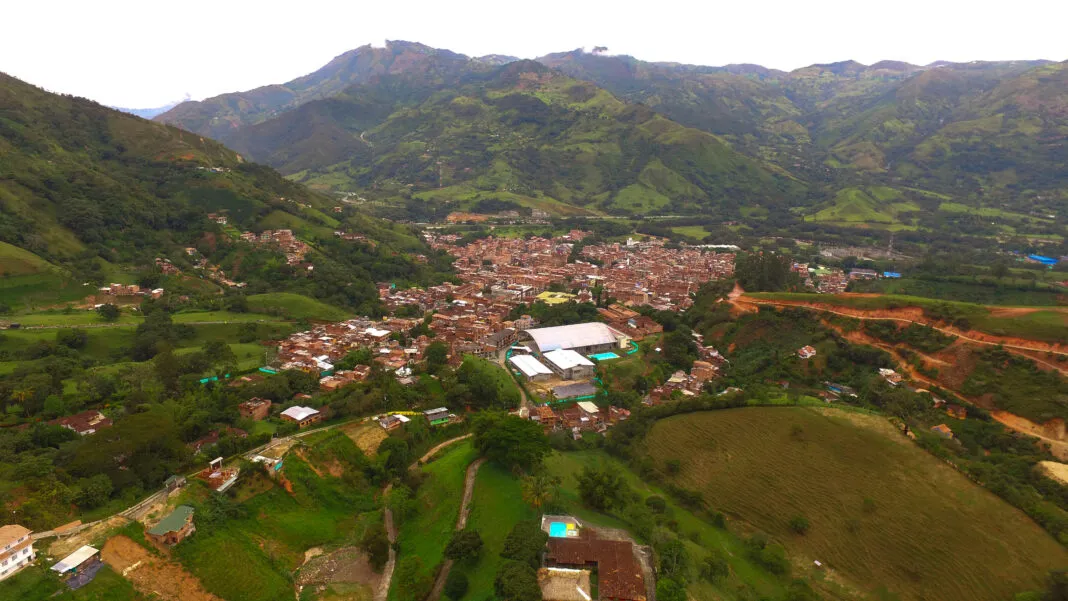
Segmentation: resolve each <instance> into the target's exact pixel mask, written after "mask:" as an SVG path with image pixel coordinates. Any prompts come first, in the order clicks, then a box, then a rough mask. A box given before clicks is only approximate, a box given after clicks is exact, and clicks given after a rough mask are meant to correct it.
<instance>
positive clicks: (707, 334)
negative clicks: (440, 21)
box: [0, 7, 1068, 601]
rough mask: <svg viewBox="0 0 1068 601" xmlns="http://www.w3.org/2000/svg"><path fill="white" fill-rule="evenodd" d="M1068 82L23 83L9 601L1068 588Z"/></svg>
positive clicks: (569, 59) (5, 177) (463, 66)
mask: <svg viewBox="0 0 1068 601" xmlns="http://www.w3.org/2000/svg"><path fill="white" fill-rule="evenodd" d="M219 8H220V10H221V9H222V7H219ZM294 39H296V38H294ZM279 48H281V49H283V50H285V52H290V50H289V49H288V47H287V46H283V45H281V42H280V41H279ZM257 59H258V57H253V56H247V57H244V56H243V57H240V59H239V60H238V59H237V58H235V59H234V60H237V61H238V62H236V63H235V65H237V66H234V67H233V68H234V69H237V68H243V67H244V66H249V68H251V66H252V65H253V64H254V63H255V60H257ZM242 61H245V62H242ZM246 62H247V65H246ZM261 66H262V65H261ZM267 67H271V70H270V72H271V73H276V72H277V73H281V72H282V70H278V71H275V70H274V68H273V67H274V66H273V65H267ZM198 68H199V67H198ZM265 68H266V67H265ZM290 68H292V67H290ZM293 72H296V71H293ZM1066 78H1068V63H1064V62H1060V63H1058V62H1053V61H1046V60H1028V61H1018V60H1017V61H1011V60H1006V61H973V62H949V61H937V62H932V63H929V64H925V65H918V64H910V63H907V62H902V61H885V60H884V61H878V62H873V63H872V64H870V65H866V64H862V63H860V62H857V61H852V60H849V61H842V62H835V63H827V64H814V65H810V66H806V67H800V68H796V69H793V70H789V71H787V70H779V69H772V68H766V67H762V66H759V65H748V64H747V65H727V66H722V67H713V66H700V65H688V64H682V63H668V62H649V61H643V60H639V59H637V58H633V57H630V56H626V55H616V54H609V53H608V52H607V51H606V48H604V47H598V48H596V49H594V50H592V51H586V50H583V49H578V50H574V51H567V52H557V53H550V54H541V55H540V56H537V57H536V58H517V57H512V56H508V55H504V54H493V55H485V56H467V55H464V54H460V53H458V52H453V51H450V50H445V49H441V48H434V47H432V46H428V45H424V44H421V43H417V42H406V41H397V40H392V41H387V42H385V43H384V44H376V45H365V46H360V47H358V48H355V49H352V50H348V51H345V52H343V53H342V54H339V55H338V56H336V57H335V58H334V59H333V60H332V61H330V62H329V63H327V64H326V65H324V66H322V67H321V68H318V69H316V70H314V71H311V72H308V73H307V74H306V75H302V76H299V77H296V78H294V79H290V80H289V81H286V82H283V83H274V84H270V83H267V81H269V80H265V81H264V82H262V83H266V84H267V85H261V86H260V87H254V88H252V89H249V90H246V91H233V92H230V93H224V94H222V95H217V96H213V97H209V98H205V99H202V100H188V95H187V100H186V101H184V102H181V103H177V104H174V105H172V106H170V107H166V108H161V109H146V110H145V111H137V110H125V112H123V111H119V110H114V109H111V108H108V107H106V106H103V105H101V104H98V103H96V102H93V101H92V100H89V99H86V98H81V97H78V96H74V95H65V94H56V93H53V92H51V91H48V90H47V89H45V88H42V87H37V86H35V85H33V84H31V83H28V82H25V81H22V80H20V79H17V78H15V77H12V76H9V75H6V74H0V507H2V509H3V511H2V512H0V516H2V517H0V601H7V600H8V599H11V600H16V599H17V600H18V601H44V600H46V599H56V600H57V601H149V600H153V599H163V600H167V601H184V600H185V599H192V600H194V601H277V600H281V599H294V600H296V601H443V600H446V599H447V600H449V601H489V600H493V601H593V600H594V599H597V600H598V601H601V600H604V601H758V600H759V601H892V600H897V601H921V600H931V601H988V600H989V601H999V600H1004V599H1013V600H1014V601H1059V600H1060V599H1061V598H1063V596H1064V590H1065V582H1066V570H1068V552H1066V549H1065V547H1066V545H1068V485H1066V479H1065V472H1066V470H1068V434H1066V432H1065V421H1066V420H1068V275H1065V274H1066V273H1068V242H1066V235H1068V232H1066V231H1065V228H1066V226H1068V219H1066V214H1068V212H1066V209H1068V185H1066V184H1065V182H1066V181H1068V171H1065V169H1066V165H1068V156H1066V155H1065V153H1064V148H1065V146H1064V144H1063V140H1064V138H1065V136H1066V135H1068V105H1066V104H1065V102H1064V98H1065V97H1066V94H1065V93H1066V88H1068V79H1066ZM234 81H238V79H235V80H234ZM240 81H248V80H247V79H241V80H240ZM227 85H229V83H227ZM235 85H236V84H235ZM49 89H51V88H49ZM168 97H170V98H174V97H178V96H177V95H174V96H168ZM123 105H124V106H129V105H131V104H128V103H126V104H123ZM144 106H153V104H145V105H144ZM138 115H141V116H138ZM142 116H144V117H146V118H142Z"/></svg>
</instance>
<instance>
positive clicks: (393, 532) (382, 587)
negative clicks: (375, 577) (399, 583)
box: [374, 434, 479, 601]
mask: <svg viewBox="0 0 1068 601" xmlns="http://www.w3.org/2000/svg"><path fill="white" fill-rule="evenodd" d="M468 438H471V434H464V435H463V436H457V437H456V438H450V439H449V440H446V441H445V442H443V443H441V444H439V445H436V446H435V447H433V448H432V449H430V450H429V451H427V452H426V454H424V455H423V456H422V457H420V458H419V460H418V461H416V462H415V463H413V464H412V465H411V466H410V467H409V469H414V468H416V467H419V465H420V464H422V463H426V462H427V460H429V459H430V458H431V457H433V456H434V454H435V453H437V452H438V451H440V450H441V449H444V448H445V447H447V446H449V445H452V444H456V443H458V442H460V441H461V440H467V439H468ZM475 463H479V461H476V462H474V463H472V464H471V465H475ZM470 469H471V468H470V467H469V468H468V471H469V472H470ZM471 480H472V485H473V481H474V478H473V477H472V478H471ZM467 488H468V487H465V488H464V499H465V500H464V505H463V506H461V509H460V515H461V516H463V520H464V522H465V523H466V522H467V515H466V513H465V512H464V509H463V508H464V507H466V506H467V504H468V503H469V502H470V499H469V494H468V491H467ZM391 490H393V484H392V483H390V484H387V485H386V487H385V488H383V489H382V498H383V499H385V498H386V497H387V496H388V495H389V491H391ZM382 519H383V521H384V522H385V526H386V537H388V538H389V559H387V560H386V565H385V566H384V567H383V568H382V579H381V580H380V581H379V582H378V588H376V589H375V594H374V601H386V597H387V596H388V595H389V587H390V585H391V584H392V583H393V570H394V568H396V567H397V552H396V551H395V550H394V549H393V547H394V546H395V545H396V543H397V526H396V524H394V523H393V512H392V511H390V510H389V507H384V508H383V509H382Z"/></svg>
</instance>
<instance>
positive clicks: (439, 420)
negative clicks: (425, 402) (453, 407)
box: [423, 407, 450, 426]
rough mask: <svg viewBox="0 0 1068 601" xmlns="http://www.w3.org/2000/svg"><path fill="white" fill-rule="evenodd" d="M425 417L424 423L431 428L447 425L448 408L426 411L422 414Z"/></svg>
mask: <svg viewBox="0 0 1068 601" xmlns="http://www.w3.org/2000/svg"><path fill="white" fill-rule="evenodd" d="M423 415H424V416H425V417H426V421H427V422H429V423H430V425H431V426H440V425H444V424H447V423H449V419H450V418H449V408H448V407H438V408H437V409H427V410H426V411H424V412H423Z"/></svg>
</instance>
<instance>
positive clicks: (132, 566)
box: [100, 536, 222, 601]
mask: <svg viewBox="0 0 1068 601" xmlns="http://www.w3.org/2000/svg"><path fill="white" fill-rule="evenodd" d="M100 557H101V559H103V560H104V562H105V563H107V564H108V565H110V566H111V567H112V569H114V570H115V571H116V572H118V573H119V574H122V575H123V577H125V578H126V579H127V580H129V581H130V582H131V583H133V585H134V588H135V589H137V590H138V591H139V592H141V593H143V594H145V595H146V596H149V597H152V598H160V599H166V600H168V601H222V600H221V599H219V597H216V596H215V595H213V594H211V593H209V592H208V591H206V590H204V587H203V586H202V585H201V584H200V581H199V580H197V579H196V577H194V576H193V575H192V574H190V573H189V572H186V571H185V569H184V568H182V567H181V566H179V565H177V564H175V563H173V562H171V561H170V560H168V559H164V558H162V557H157V556H155V555H153V554H151V553H149V552H148V551H147V550H146V549H145V548H144V547H142V546H141V545H138V544H137V543H135V542H134V541H132V540H130V539H129V538H127V537H125V536H115V537H112V538H109V539H108V541H107V542H106V543H104V548H103V549H101V550H100Z"/></svg>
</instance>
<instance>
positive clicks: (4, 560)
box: [0, 524, 37, 580]
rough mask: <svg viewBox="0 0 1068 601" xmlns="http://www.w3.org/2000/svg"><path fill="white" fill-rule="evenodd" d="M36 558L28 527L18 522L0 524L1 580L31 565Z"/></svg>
mask: <svg viewBox="0 0 1068 601" xmlns="http://www.w3.org/2000/svg"><path fill="white" fill-rule="evenodd" d="M36 558H37V554H36V553H35V552H34V550H33V539H32V538H31V537H30V530H29V529H28V528H24V527H22V526H19V525H18V524H11V525H8V526H0V580H4V579H5V578H7V577H8V576H11V575H12V574H14V573H15V572H18V571H19V570H21V569H22V568H24V567H26V566H28V565H30V564H31V563H33V561H34V560H35V559H36Z"/></svg>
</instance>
